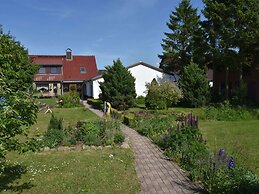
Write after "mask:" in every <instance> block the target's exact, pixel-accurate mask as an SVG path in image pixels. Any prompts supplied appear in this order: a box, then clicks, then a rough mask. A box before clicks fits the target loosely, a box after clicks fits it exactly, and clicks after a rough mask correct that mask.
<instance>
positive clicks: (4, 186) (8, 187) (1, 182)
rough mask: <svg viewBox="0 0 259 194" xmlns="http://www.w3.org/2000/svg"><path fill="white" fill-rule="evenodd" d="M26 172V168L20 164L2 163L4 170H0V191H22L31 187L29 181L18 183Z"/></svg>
mask: <svg viewBox="0 0 259 194" xmlns="http://www.w3.org/2000/svg"><path fill="white" fill-rule="evenodd" d="M26 173H27V169H26V167H25V166H22V165H4V170H3V171H2V172H1V171H0V192H2V191H13V192H17V193H22V192H23V191H24V190H26V189H30V188H32V187H33V186H34V185H33V184H31V182H25V183H20V182H19V181H18V180H19V179H21V177H22V175H23V174H26Z"/></svg>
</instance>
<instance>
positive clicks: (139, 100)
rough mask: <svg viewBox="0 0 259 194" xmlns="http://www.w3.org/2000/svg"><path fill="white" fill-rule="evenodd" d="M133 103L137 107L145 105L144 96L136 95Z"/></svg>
mask: <svg viewBox="0 0 259 194" xmlns="http://www.w3.org/2000/svg"><path fill="white" fill-rule="evenodd" d="M134 104H135V106H137V107H143V106H145V97H144V96H138V97H137V98H136V99H135V102H134Z"/></svg>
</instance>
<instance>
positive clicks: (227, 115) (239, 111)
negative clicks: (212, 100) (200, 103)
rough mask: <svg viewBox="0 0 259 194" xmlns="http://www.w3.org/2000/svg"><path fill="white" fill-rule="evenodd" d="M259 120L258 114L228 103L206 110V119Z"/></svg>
mask: <svg viewBox="0 0 259 194" xmlns="http://www.w3.org/2000/svg"><path fill="white" fill-rule="evenodd" d="M252 118H258V113H256V112H253V111H252V112H251V111H249V110H247V109H246V108H244V107H240V106H238V107H233V106H231V105H230V103H229V102H228V101H225V102H223V103H221V104H218V105H216V106H210V107H207V108H205V109H204V119H207V120H218V121H237V120H247V119H252Z"/></svg>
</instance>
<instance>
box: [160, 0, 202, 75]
mask: <svg viewBox="0 0 259 194" xmlns="http://www.w3.org/2000/svg"><path fill="white" fill-rule="evenodd" d="M167 26H168V28H169V30H170V32H165V33H164V34H165V36H166V38H165V39H163V43H162V44H161V45H162V48H163V50H164V51H163V53H162V54H161V55H159V58H160V59H161V63H160V68H162V69H164V70H165V71H168V72H172V71H174V72H178V73H181V71H182V70H183V68H184V66H185V65H188V64H189V63H190V61H191V60H194V61H195V60H196V59H197V60H198V59H199V57H196V56H195V55H196V54H198V53H197V52H201V50H200V49H197V44H196V48H194V47H195V40H199V41H200V40H202V39H201V38H199V37H201V36H202V33H201V29H200V17H199V16H198V15H197V9H194V8H193V7H192V5H191V4H190V0H182V1H181V3H180V4H179V7H177V8H176V9H175V11H172V14H171V15H170V19H169V22H168V23H167ZM196 51H197V52H196ZM195 62H197V63H199V62H198V61H195Z"/></svg>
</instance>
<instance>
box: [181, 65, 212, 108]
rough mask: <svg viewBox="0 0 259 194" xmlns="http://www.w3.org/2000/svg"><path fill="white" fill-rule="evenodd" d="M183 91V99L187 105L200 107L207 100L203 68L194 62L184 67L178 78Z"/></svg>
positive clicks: (206, 81) (205, 77) (207, 93)
mask: <svg viewBox="0 0 259 194" xmlns="http://www.w3.org/2000/svg"><path fill="white" fill-rule="evenodd" d="M179 87H180V89H181V90H182V92H183V96H184V98H183V100H184V101H185V103H186V104H187V105H188V106H192V107H200V106H204V105H205V104H206V103H207V102H208V96H209V84H208V78H207V76H206V73H205V72H204V70H202V69H200V68H199V66H198V65H197V64H195V63H192V62H191V63H190V64H189V65H187V66H185V67H184V70H183V72H182V74H181V77H180V80H179Z"/></svg>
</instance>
